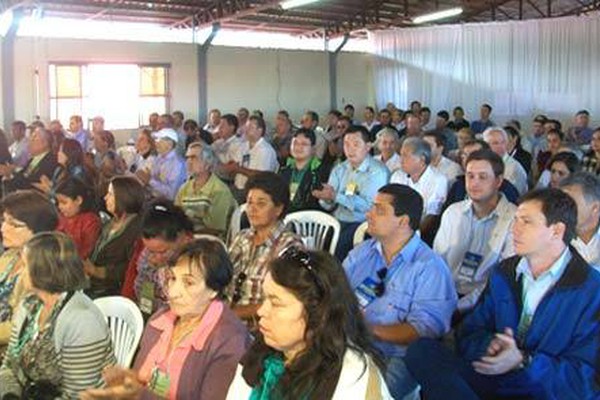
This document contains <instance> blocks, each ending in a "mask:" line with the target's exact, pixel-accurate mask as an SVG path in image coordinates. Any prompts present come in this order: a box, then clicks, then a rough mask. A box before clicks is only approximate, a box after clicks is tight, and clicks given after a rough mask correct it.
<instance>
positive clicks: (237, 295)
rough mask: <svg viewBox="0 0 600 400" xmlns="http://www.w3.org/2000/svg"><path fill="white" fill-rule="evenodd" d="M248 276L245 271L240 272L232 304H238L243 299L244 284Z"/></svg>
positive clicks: (236, 279)
mask: <svg viewBox="0 0 600 400" xmlns="http://www.w3.org/2000/svg"><path fill="white" fill-rule="evenodd" d="M247 278H248V276H247V275H246V273H245V272H240V273H239V274H238V276H237V278H235V285H234V288H233V296H232V297H231V304H232V305H236V304H237V303H238V302H239V301H240V300H241V299H242V294H243V291H242V286H243V285H244V282H246V279H247Z"/></svg>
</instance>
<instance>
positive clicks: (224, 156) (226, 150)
mask: <svg viewBox="0 0 600 400" xmlns="http://www.w3.org/2000/svg"><path fill="white" fill-rule="evenodd" d="M243 142H244V141H243V140H242V139H241V138H239V137H237V136H236V135H233V136H231V137H230V138H229V139H227V140H224V139H217V140H215V141H214V142H213V144H212V145H211V147H212V149H213V151H214V152H215V154H216V155H217V157H219V161H221V162H222V163H223V164H227V163H228V162H230V161H235V162H239V161H240V160H241V159H242V150H241V147H242V144H243Z"/></svg>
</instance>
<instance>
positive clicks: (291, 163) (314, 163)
mask: <svg viewBox="0 0 600 400" xmlns="http://www.w3.org/2000/svg"><path fill="white" fill-rule="evenodd" d="M285 166H286V167H290V168H294V169H296V160H295V159H294V158H293V157H288V159H287V161H286V163H285ZM320 166H321V160H319V159H318V158H317V157H316V156H312V157H311V159H310V160H309V161H308V162H307V163H306V165H305V166H304V168H303V169H305V168H306V167H308V168H309V170H310V171H314V170H316V169H317V168H319V167H320Z"/></svg>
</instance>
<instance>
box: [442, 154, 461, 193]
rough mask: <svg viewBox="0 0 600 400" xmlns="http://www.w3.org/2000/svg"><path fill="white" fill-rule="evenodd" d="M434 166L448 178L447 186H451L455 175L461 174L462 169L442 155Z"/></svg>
mask: <svg viewBox="0 0 600 400" xmlns="http://www.w3.org/2000/svg"><path fill="white" fill-rule="evenodd" d="M435 168H436V169H437V170H438V171H440V172H441V173H442V174H444V176H445V177H446V179H447V180H448V188H450V186H452V184H453V183H454V181H455V180H456V177H457V176H459V175H462V174H463V170H462V168H461V167H460V165H458V164H457V163H455V162H454V161H452V160H451V159H449V158H448V157H444V156H442V157H441V158H440V162H439V163H438V164H437V165H436V166H435Z"/></svg>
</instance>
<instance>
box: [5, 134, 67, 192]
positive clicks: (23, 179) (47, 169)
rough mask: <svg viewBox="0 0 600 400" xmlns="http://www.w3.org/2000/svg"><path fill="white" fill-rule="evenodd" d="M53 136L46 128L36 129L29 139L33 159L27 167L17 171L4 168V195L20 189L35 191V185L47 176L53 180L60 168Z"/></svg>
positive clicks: (7, 167) (10, 167)
mask: <svg viewBox="0 0 600 400" xmlns="http://www.w3.org/2000/svg"><path fill="white" fill-rule="evenodd" d="M51 145H52V136H51V133H50V132H49V131H47V130H46V129H44V128H39V127H38V128H36V129H35V130H34V131H33V133H31V136H30V137H29V143H28V147H29V153H30V154H31V159H30V160H29V161H28V162H27V164H26V165H25V167H23V168H22V169H20V170H17V169H16V168H14V167H13V166H2V168H0V175H3V177H4V178H3V186H4V194H7V193H10V192H13V191H15V190H20V189H34V188H35V187H34V185H33V183H37V182H39V181H40V179H41V177H42V176H43V175H45V176H46V177H48V178H51V177H52V176H53V174H54V170H55V169H56V167H57V166H58V163H57V161H56V155H55V154H54V153H53V152H52V148H51Z"/></svg>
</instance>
